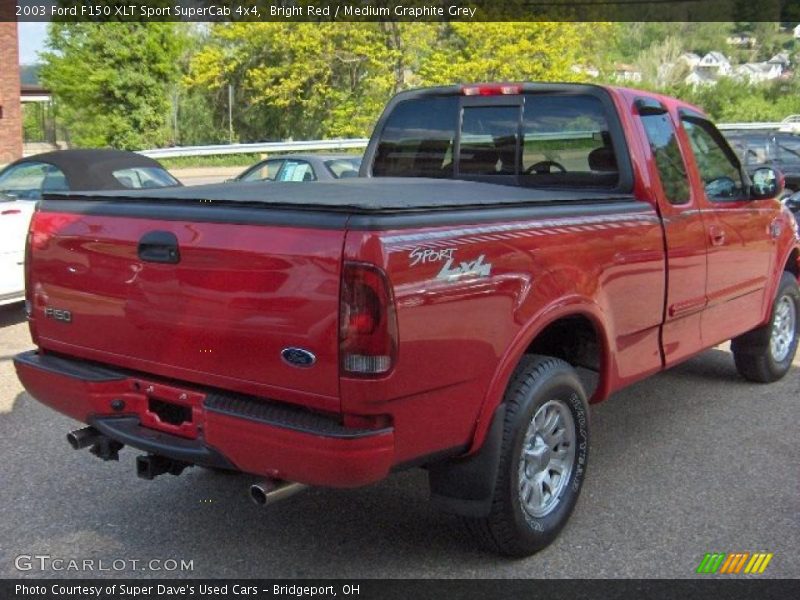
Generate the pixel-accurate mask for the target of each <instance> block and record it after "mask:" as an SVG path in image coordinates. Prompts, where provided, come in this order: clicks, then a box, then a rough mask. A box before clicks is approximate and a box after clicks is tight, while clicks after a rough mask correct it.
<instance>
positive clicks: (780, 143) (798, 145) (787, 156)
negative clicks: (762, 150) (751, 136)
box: [775, 135, 800, 164]
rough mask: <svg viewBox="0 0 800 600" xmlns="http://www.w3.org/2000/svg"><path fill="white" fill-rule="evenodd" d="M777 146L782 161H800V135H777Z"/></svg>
mask: <svg viewBox="0 0 800 600" xmlns="http://www.w3.org/2000/svg"><path fill="white" fill-rule="evenodd" d="M775 146H776V147H777V150H778V152H777V154H778V158H780V160H781V162H782V163H784V164H786V163H798V162H800V137H796V136H793V135H778V136H775Z"/></svg>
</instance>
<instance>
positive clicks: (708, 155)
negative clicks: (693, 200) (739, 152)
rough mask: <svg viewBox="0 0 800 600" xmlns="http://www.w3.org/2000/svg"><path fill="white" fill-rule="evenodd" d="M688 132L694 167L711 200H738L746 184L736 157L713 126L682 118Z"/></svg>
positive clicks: (702, 121)
mask: <svg viewBox="0 0 800 600" xmlns="http://www.w3.org/2000/svg"><path fill="white" fill-rule="evenodd" d="M681 123H682V124H683V128H684V129H685V130H686V134H687V135H688V136H689V142H690V143H691V146H692V153H693V154H694V158H695V162H696V163H697V169H698V171H699V172H700V178H701V179H702V180H703V184H704V186H705V191H706V196H707V197H708V199H709V200H711V201H712V202H725V201H731V200H738V199H739V198H742V197H744V195H745V188H744V182H743V181H742V174H741V172H740V170H739V165H738V161H737V160H736V157H735V155H734V154H733V151H732V150H730V147H729V146H728V145H727V144H726V143H725V141H724V139H723V138H722V136H721V135H720V133H719V132H718V131H717V130H716V128H715V127H714V126H713V125H711V124H710V123H709V122H708V121H704V120H702V119H697V118H694V117H687V116H684V117H682V118H681Z"/></svg>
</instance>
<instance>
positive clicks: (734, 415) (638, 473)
mask: <svg viewBox="0 0 800 600" xmlns="http://www.w3.org/2000/svg"><path fill="white" fill-rule="evenodd" d="M798 370H800V369H798V367H797V366H795V367H794V368H793V370H792V373H791V374H790V375H788V376H787V378H786V379H784V380H783V381H782V382H780V383H779V384H775V386H761V385H754V384H749V383H747V382H744V381H743V380H742V379H741V378H739V377H738V376H737V375H736V372H735V369H734V368H733V364H732V359H731V356H730V354H729V353H728V352H726V351H723V350H711V351H709V352H706V353H704V354H703V355H701V356H699V357H697V358H695V359H692V360H691V361H689V362H687V363H685V364H683V365H681V366H679V367H676V368H674V369H672V370H670V371H668V372H666V373H662V374H660V375H657V376H655V377H653V378H650V379H648V380H646V381H643V382H641V383H639V384H636V385H634V386H632V387H631V388H629V389H627V390H625V391H623V392H621V393H619V394H617V395H616V396H615V397H614V398H612V399H611V400H610V401H609V402H607V403H604V404H601V405H599V406H596V407H595V408H594V410H593V413H592V421H593V427H592V456H591V462H592V466H591V467H590V474H589V477H588V479H587V482H586V485H585V487H584V492H583V495H582V497H581V500H580V501H579V503H578V507H577V510H576V512H575V514H574V515H573V517H572V519H571V521H570V523H569V524H568V526H567V527H566V529H565V530H564V532H562V534H561V536H560V537H559V539H558V540H557V541H556V542H555V543H554V544H553V545H552V546H550V547H549V548H547V549H546V550H544V551H543V552H541V553H539V554H538V555H536V556H535V557H532V558H530V559H526V561H522V562H520V561H508V560H504V559H501V558H498V557H495V556H492V555H489V554H485V553H483V552H482V551H480V550H478V549H476V548H475V547H474V546H473V544H472V541H471V540H470V538H468V537H467V536H466V535H465V534H464V533H462V532H461V529H460V526H459V523H458V522H457V519H455V518H454V517H450V516H447V515H442V514H440V513H438V512H436V511H434V510H433V509H432V508H431V507H430V506H429V505H428V503H427V482H426V474H425V472H424V471H422V470H414V471H408V472H403V473H399V474H396V475H394V476H392V477H390V478H389V479H388V480H386V481H383V482H381V483H379V484H376V485H373V486H370V487H367V488H363V489H358V490H333V489H310V490H307V491H304V492H301V493H300V494H298V495H296V496H293V497H292V498H291V499H289V500H286V501H283V502H281V503H278V504H276V505H274V506H270V507H269V508H266V509H265V508H261V507H258V506H256V505H254V504H253V503H252V502H251V501H250V500H249V498H248V493H247V492H248V488H249V485H250V484H251V483H252V482H253V481H254V479H253V478H252V477H249V476H244V475H226V474H218V473H214V472H209V471H205V470H203V469H200V468H192V469H189V470H187V472H186V473H185V474H184V475H183V476H181V477H177V478H176V477H172V476H169V475H164V476H163V477H159V478H157V479H156V480H154V481H150V482H148V481H142V480H139V479H136V477H135V469H134V458H135V456H136V455H137V454H139V452H138V451H136V450H134V449H128V448H126V449H125V450H124V451H123V452H122V454H121V458H120V462H119V463H114V462H109V463H103V462H101V461H99V460H98V459H95V458H94V457H92V456H91V455H90V454H89V453H88V452H87V451H77V452H76V451H72V450H70V449H69V447H68V446H67V444H66V442H65V441H64V438H63V435H64V434H65V433H66V432H67V431H68V430H69V429H72V428H76V427H78V426H79V425H78V424H76V423H75V422H73V421H71V420H70V419H67V418H65V417H62V416H61V415H58V414H56V413H54V412H53V411H51V410H49V409H47V408H45V407H43V406H41V405H39V404H38V403H37V402H35V401H32V399H31V398H30V397H29V396H27V395H26V394H19V395H18V396H17V398H16V399H15V403H14V411H13V412H12V413H6V414H0V452H2V453H3V455H4V456H15V454H13V452H15V450H9V449H10V448H19V447H20V446H21V445H22V443H23V441H24V442H25V447H27V448H36V452H35V455H31V454H30V453H23V454H16V456H19V458H20V460H16V461H14V460H9V461H4V464H3V466H2V467H0V470H1V471H2V472H0V476H2V479H3V480H4V481H8V482H13V484H12V485H11V486H10V487H11V488H12V489H11V490H9V491H10V493H12V494H13V495H14V496H15V497H24V498H27V499H28V500H27V501H26V502H24V503H20V504H19V505H18V506H17V507H16V508H15V511H14V512H15V517H14V523H16V525H15V524H11V523H8V524H7V525H8V527H7V529H9V534H10V535H11V537H10V539H9V538H6V542H7V544H8V543H9V541H13V548H9V550H16V549H17V548H19V549H20V551H22V549H26V550H28V549H32V550H36V551H41V552H45V551H46V552H47V553H50V554H53V555H56V554H60V555H63V556H108V557H118V556H120V555H122V556H130V557H141V558H149V557H156V556H158V557H171V558H177V559H185V560H192V561H193V565H194V570H193V571H192V572H187V573H176V572H169V573H165V572H155V571H152V572H151V571H146V572H140V571H131V572H130V573H128V575H129V576H133V577H140V576H143V575H144V576H148V577H174V576H194V577H232V576H235V577H289V578H292V577H337V578H342V577H352V578H358V577H375V576H380V577H387V578H388V577H408V576H410V575H413V576H416V577H435V576H438V577H458V576H462V577H463V576H469V577H475V576H492V577H504V576H517V577H519V576H520V571H519V569H520V565H521V564H530V565H531V573H530V576H534V575H535V576H540V577H541V576H548V565H551V564H552V565H558V572H559V573H561V574H562V576H563V575H564V574H572V576H576V577H578V576H584V577H585V576H589V577H591V576H593V575H596V573H597V571H592V570H591V567H587V566H586V565H587V564H589V565H591V564H595V568H596V562H595V563H592V562H591V556H595V555H596V554H597V553H605V552H607V551H609V549H610V548H613V547H624V546H625V545H626V544H628V545H630V544H631V543H634V544H635V543H637V542H636V541H635V540H640V541H639V542H638V543H642V542H641V539H647V540H648V542H647V544H649V547H653V548H655V549H656V550H658V548H662V549H663V547H664V544H668V541H664V540H665V538H664V536H665V535H667V534H666V533H665V532H664V528H663V527H662V523H663V522H669V521H670V520H671V519H672V518H675V517H676V515H678V516H680V518H681V519H683V520H684V521H688V526H689V527H693V528H694V530H697V531H699V533H698V535H700V534H701V533H702V531H703V530H702V527H708V525H707V524H706V525H703V523H706V522H707V521H709V515H708V513H703V512H702V510H701V509H697V508H696V507H695V509H696V511H698V513H699V514H697V515H696V516H695V515H693V514H692V513H691V510H692V507H694V503H695V502H698V501H704V502H705V501H707V500H708V497H707V496H708V495H709V494H710V495H711V497H712V498H714V499H719V498H723V497H724V495H725V494H726V493H727V492H729V491H730V490H731V488H730V486H731V483H730V481H731V480H730V479H725V478H723V479H722V480H719V481H718V480H717V478H716V477H715V476H714V475H713V473H714V471H715V470H717V471H719V470H720V469H723V470H724V469H725V468H726V466H725V465H726V464H727V463H730V462H731V461H728V459H727V456H729V454H728V453H729V452H731V451H736V450H737V449H739V450H740V449H741V445H742V443H743V442H742V440H745V441H746V440H747V439H748V438H747V435H748V433H747V432H748V429H747V427H749V424H748V423H749V422H745V421H746V417H747V416H748V415H749V414H751V413H752V410H748V407H752V404H753V402H773V403H774V402H776V400H775V398H776V397H777V398H778V399H777V401H783V397H784V394H786V393H791V392H792V391H794V395H795V396H796V394H797V381H798V378H797V375H798ZM701 380H702V381H705V382H706V383H707V385H702V384H700V383H699V382H700V381H701ZM776 395H777V396H776ZM726 419H727V421H726ZM721 422H725V423H726V425H725V427H720V426H719V424H720V423H721ZM764 426H765V427H771V426H773V424H771V423H765V424H764ZM23 438H24V440H23ZM709 451H710V452H712V453H711V454H709ZM16 452H19V451H18V450H16ZM714 456H719V457H721V458H720V461H722V462H719V461H717V460H715V459H714V458H713V457H714ZM23 459H24V460H23ZM740 467H741V465H740V466H739V467H737V468H740ZM687 471H688V472H691V473H693V476H694V477H696V478H697V479H700V480H703V481H705V484H704V488H703V490H702V493H700V492H698V494H697V495H698V497H699V500H696V499H695V498H694V497H692V496H691V495H689V497H686V498H682V497H680V498H677V499H676V498H670V502H669V503H668V504H666V505H665V503H664V498H665V497H666V496H669V495H670V494H671V492H672V491H673V490H675V489H676V488H677V487H678V486H679V484H680V483H681V482H682V481H684V478H685V476H686V472H687ZM31 473H35V477H31ZM723 474H724V473H723ZM65 478H66V479H68V480H69V489H70V498H69V502H64V501H63V486H64V481H65ZM620 482H624V486H623V485H621V484H620ZM726 482H727V483H726ZM631 488H632V489H635V490H636V494H634V495H633V496H631V495H630V494H629V493H627V492H626V490H629V489H631ZM718 502H722V500H718ZM718 507H719V504H717V506H710V507H707V509H706V510H711V509H713V510H714V512H715V513H717V512H718ZM748 508H752V507H746V506H745V507H743V509H748ZM687 511H689V512H687ZM687 515H688V516H687ZM737 518H738V517H737ZM621 519H622V521H623V523H622V524H621V521H620V520H621ZM711 520H712V521H713V518H712V519H711ZM587 531H588V532H590V534H591V538H592V539H596V541H594V542H592V541H587ZM631 536H633V538H631ZM662 538H664V539H662ZM631 539H633V540H634V541H631ZM659 544H662V545H661V546H660V545H659ZM615 545H618V546H615ZM676 551H677V550H676ZM608 560H609V561H610V562H609V564H610V565H611V566H609V567H608V568H612V569H613V564H614V563H613V556H611V555H609V558H608ZM8 568H9V567H0V575H3V576H10V575H14V573H11V572H9V571H7V570H6V569H8ZM553 568H555V567H553ZM611 572H612V573H613V572H614V571H613V570H612V571H611ZM621 572H622V571H621ZM115 574H116V575H120V573H115ZM550 574H551V575H553V574H557V573H550ZM16 576H19V574H18V573H17V574H16ZM59 576H67V577H73V576H81V573H77V574H76V573H68V572H64V573H60V574H59Z"/></svg>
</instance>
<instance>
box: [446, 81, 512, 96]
mask: <svg viewBox="0 0 800 600" xmlns="http://www.w3.org/2000/svg"><path fill="white" fill-rule="evenodd" d="M461 93H462V94H464V95H465V96H509V95H513V94H521V93H522V86H521V85H520V84H518V83H483V84H480V85H465V86H462V87H461Z"/></svg>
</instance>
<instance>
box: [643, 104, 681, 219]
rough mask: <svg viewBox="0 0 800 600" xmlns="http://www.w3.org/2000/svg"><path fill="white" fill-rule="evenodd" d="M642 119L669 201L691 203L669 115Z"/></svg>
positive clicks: (644, 116)
mask: <svg viewBox="0 0 800 600" xmlns="http://www.w3.org/2000/svg"><path fill="white" fill-rule="evenodd" d="M641 119H642V124H643V125H644V130H645V133H646V134H647V141H648V142H650V150H651V151H652V152H653V157H654V158H655V161H656V167H657V168H658V175H659V177H661V187H663V188H664V195H665V196H666V198H667V201H668V202H669V203H670V204H685V203H686V202H688V201H689V180H688V179H687V177H686V167H685V165H684V162H683V156H682V155H681V150H680V147H679V146H678V140H677V139H676V137H675V127H674V126H673V125H672V120H671V119H670V118H669V115H668V114H667V113H661V114H646V115H642V116H641Z"/></svg>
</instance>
